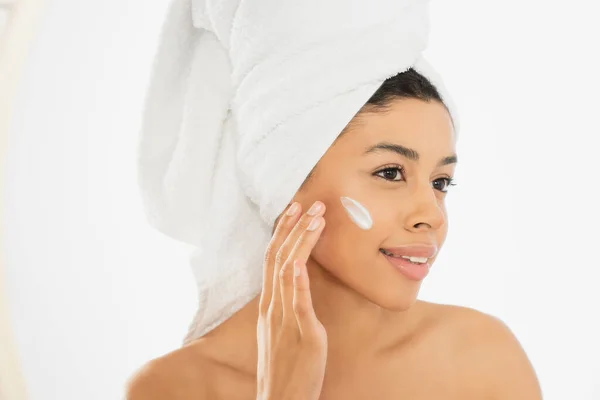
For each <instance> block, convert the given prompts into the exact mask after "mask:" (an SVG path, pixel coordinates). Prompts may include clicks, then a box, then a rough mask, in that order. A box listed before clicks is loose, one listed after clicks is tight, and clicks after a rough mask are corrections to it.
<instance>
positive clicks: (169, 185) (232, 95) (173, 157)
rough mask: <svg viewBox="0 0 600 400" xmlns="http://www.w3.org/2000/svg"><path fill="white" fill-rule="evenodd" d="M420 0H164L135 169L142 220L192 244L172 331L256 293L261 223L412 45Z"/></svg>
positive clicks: (424, 34)
mask: <svg viewBox="0 0 600 400" xmlns="http://www.w3.org/2000/svg"><path fill="white" fill-rule="evenodd" d="M428 7H429V4H428V1H427V0H302V1H298V0H245V1H241V0H191V1H190V0H173V1H172V3H171V5H170V7H169V14H168V16H167V19H166V21H165V23H164V26H163V30H162V32H161V36H160V44H159V48H158V51H157V54H156V59H155V64H154V66H153V73H152V77H151V82H150V86H149V90H148V94H147V98H146V107H145V111H144V115H143V125H142V132H141V140H140V147H139V159H138V162H139V164H138V167H139V181H140V187H141V193H142V197H143V202H144V207H145V210H146V213H147V216H148V219H149V221H150V223H151V224H152V226H154V227H155V228H156V229H158V230H160V231H161V232H163V233H165V234H167V235H169V236H171V237H173V238H175V239H177V240H180V241H183V242H186V243H189V244H192V245H194V246H197V250H196V251H195V252H194V253H193V254H192V257H191V264H192V268H193V271H194V274H195V277H196V280H197V284H198V291H199V306H198V311H197V314H196V316H195V318H194V320H193V322H192V323H191V325H190V329H189V332H188V334H187V336H186V338H185V341H184V343H186V342H189V341H191V340H193V339H195V338H198V337H200V336H202V335H204V334H205V333H207V332H208V331H210V330H211V329H213V328H214V327H216V326H217V325H218V324H220V323H221V322H223V321H224V320H226V319H227V318H229V317H230V316H231V315H232V314H234V313H235V312H236V311H238V310H239V309H240V308H242V307H243V306H244V305H246V304H247V303H248V302H249V301H250V300H251V299H252V298H254V297H255V296H257V295H258V294H259V293H260V290H261V284H262V259H263V255H264V251H265V249H266V247H267V244H268V242H269V240H270V237H271V231H272V227H273V223H274V221H275V219H276V218H277V216H278V215H279V214H280V213H281V212H282V211H283V210H284V209H285V207H286V206H287V205H288V203H289V202H290V200H291V199H292V198H293V196H294V194H295V193H296V191H297V190H298V189H299V187H300V185H301V184H302V182H303V181H304V179H305V178H306V176H307V175H308V173H309V172H310V171H311V169H312V168H313V167H314V166H315V164H316V163H317V162H318V161H319V159H320V158H321V157H322V156H323V154H325V152H326V151H327V149H328V147H329V146H330V145H331V144H332V143H333V141H334V140H335V138H336V137H337V136H338V134H339V133H340V132H341V131H342V130H343V128H344V127H345V126H346V124H347V123H348V122H349V121H350V120H351V119H352V117H353V116H354V115H355V114H356V113H357V112H358V111H359V109H360V108H361V107H362V106H363V105H364V104H365V103H366V101H367V100H368V99H369V98H370V97H371V95H372V94H373V93H374V92H375V91H376V90H377V89H378V88H379V86H380V85H381V84H382V83H383V82H384V81H385V79H386V78H388V77H391V76H393V75H395V74H397V73H399V72H403V71H406V70H407V69H409V68H410V67H413V68H414V69H416V70H417V71H418V72H419V73H421V74H422V75H424V76H425V77H427V78H428V79H429V80H430V81H431V82H432V83H433V84H434V85H435V86H436V88H437V89H438V92H439V93H440V95H441V96H442V99H443V100H444V102H445V104H446V106H447V107H448V108H449V110H450V114H451V115H452V117H453V119H454V124H455V129H456V130H457V131H458V117H457V114H456V110H455V107H454V105H453V103H452V100H451V98H450V97H449V96H448V94H447V93H446V89H445V87H444V85H443V83H442V81H441V79H440V78H439V76H438V74H437V73H436V72H435V71H434V70H433V68H432V67H431V66H430V65H429V64H428V63H427V62H426V60H425V59H424V58H423V57H422V51H423V50H424V49H425V48H426V45H427V41H428V35H429V15H428Z"/></svg>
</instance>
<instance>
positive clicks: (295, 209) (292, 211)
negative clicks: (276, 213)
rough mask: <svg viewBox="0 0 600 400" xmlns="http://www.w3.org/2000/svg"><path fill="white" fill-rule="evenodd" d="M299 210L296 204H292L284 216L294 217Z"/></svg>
mask: <svg viewBox="0 0 600 400" xmlns="http://www.w3.org/2000/svg"><path fill="white" fill-rule="evenodd" d="M299 208H300V206H299V205H298V203H297V202H294V204H292V206H291V207H290V208H288V210H287V213H286V214H287V215H288V216H290V217H291V216H293V215H296V213H297V212H298V210H299Z"/></svg>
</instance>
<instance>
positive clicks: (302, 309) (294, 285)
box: [257, 202, 327, 400]
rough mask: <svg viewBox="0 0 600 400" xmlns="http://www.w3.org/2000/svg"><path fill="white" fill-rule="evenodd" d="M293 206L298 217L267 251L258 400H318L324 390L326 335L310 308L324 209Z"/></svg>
mask: <svg viewBox="0 0 600 400" xmlns="http://www.w3.org/2000/svg"><path fill="white" fill-rule="evenodd" d="M295 205H296V207H294V205H292V206H291V207H290V208H289V209H288V212H289V211H290V210H292V211H293V210H294V209H296V212H295V214H293V215H291V216H290V215H288V213H287V212H286V213H285V214H284V215H283V216H282V217H281V220H280V221H279V223H278V224H277V228H276V230H275V232H274V234H273V237H272V238H271V242H270V243H269V246H268V247H267V250H266V252H265V259H264V275H263V290H262V293H261V296H260V309H259V317H258V325H257V339H258V368H257V384H258V387H257V399H258V400H280V399H285V400H295V399H298V400H317V399H318V398H319V396H320V394H321V387H322V385H323V377H324V374H325V363H326V361H327V334H326V332H325V328H324V327H323V325H322V324H321V323H320V322H319V320H318V319H317V316H316V315H315V310H314V309H313V306H312V300H311V296H310V289H309V282H308V274H307V273H306V261H307V260H308V257H309V255H310V253H311V251H312V249H313V247H314V245H315V244H316V243H317V240H318V239H319V236H320V235H321V232H322V231H323V228H324V226H325V220H324V219H323V217H322V215H323V213H324V212H325V205H324V204H323V203H322V202H315V204H314V205H313V207H314V206H315V205H316V206H320V209H317V210H316V211H315V212H314V213H312V212H311V210H309V213H307V214H304V215H302V216H300V215H301V214H300V211H301V207H300V204H299V203H295ZM299 216H300V217H299ZM311 223H312V225H311ZM298 261H299V262H298Z"/></svg>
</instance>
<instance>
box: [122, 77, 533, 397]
mask: <svg viewBox="0 0 600 400" xmlns="http://www.w3.org/2000/svg"><path fill="white" fill-rule="evenodd" d="M455 141H456V136H455V132H454V128H453V123H452V119H451V118H450V115H449V113H448V110H447V108H446V106H445V105H444V103H443V101H442V99H441V97H440V96H439V94H438V91H437V90H436V88H435V87H434V86H433V85H432V84H431V83H430V82H429V81H428V80H427V79H426V78H425V77H423V76H421V75H419V74H418V73H417V72H416V71H414V70H413V69H409V70H408V71H406V72H403V73H399V74H397V75H396V76H394V77H391V78H389V79H387V80H386V81H385V82H384V84H383V85H382V86H381V87H380V88H379V90H378V91H377V92H376V93H375V94H374V95H373V96H372V97H371V98H370V99H369V101H368V102H367V103H366V104H365V106H364V107H363V108H362V109H361V111H360V112H359V113H358V114H357V115H356V116H355V117H354V118H353V119H352V121H351V122H350V123H349V124H348V126H347V127H346V129H344V131H343V132H342V133H341V134H340V136H339V137H338V138H337V140H336V141H335V143H334V144H333V145H332V146H331V147H330V148H329V150H328V151H327V152H326V154H325V155H324V156H323V157H322V158H321V160H320V161H319V162H318V164H317V165H316V166H315V168H314V170H313V172H312V173H311V174H310V175H309V178H307V180H306V181H305V183H304V184H303V185H302V187H301V188H300V190H299V191H298V192H297V193H296V195H295V196H294V199H293V202H297V203H298V204H299V205H300V206H301V210H302V211H298V210H297V212H296V213H295V214H293V215H291V216H290V215H287V214H286V213H282V214H281V215H280V216H279V218H278V219H277V224H276V228H275V230H274V233H273V237H272V239H271V242H270V244H269V246H268V249H266V251H265V255H266V256H265V261H264V265H263V268H264V271H265V274H264V276H265V280H264V282H263V289H262V292H261V294H260V296H257V297H256V298H255V299H254V300H253V301H251V302H250V303H249V304H247V306H245V307H244V308H243V309H241V310H240V311H239V312H237V313H236V314H235V315H234V316H233V317H231V318H230V319H228V320H227V321H225V322H224V323H222V324H221V325H219V326H218V327H216V328H215V329H214V330H212V331H210V332H209V333H208V334H206V335H204V336H202V337H201V338H198V339H197V340H195V341H193V342H191V343H190V344H189V345H187V346H185V347H183V348H181V349H179V350H176V351H174V352H172V353H170V354H167V355H165V356H163V357H160V358H158V359H155V360H153V361H151V362H150V363H148V364H147V365H146V366H145V367H144V368H143V369H141V370H140V371H139V372H138V373H137V374H136V376H135V377H134V378H133V379H131V381H130V384H129V386H128V399H130V400H138V399H156V400H161V399H171V400H175V399H192V398H193V399H248V400H250V399H261V400H267V399H268V400H271V399H296V398H297V399H303V400H305V399H311V400H312V399H314V400H316V399H398V398H407V399H408V398H409V399H413V400H416V399H442V398H443V399H511V400H514V399H528V400H534V399H541V393H540V387H539V384H538V381H537V379H536V376H535V373H534V370H533V368H532V366H531V364H530V362H529V360H528V359H527V357H526V355H525V353H524V351H523V349H522V348H521V346H520V345H519V343H518V341H517V339H516V338H515V337H514V335H513V334H512V333H511V331H510V330H509V329H508V328H507V327H506V325H505V324H503V323H502V322H501V321H500V320H498V319H497V318H494V317H492V316H490V315H487V314H485V313H482V312H479V311H476V310H473V309H470V308H466V307H458V306H450V305H442V304H434V303H430V302H425V301H421V300H418V299H417V295H418V292H419V289H420V285H421V283H422V279H423V277H417V278H415V277H414V276H413V277H409V276H407V275H405V274H403V273H400V270H399V269H398V268H396V267H395V266H394V265H393V262H392V261H390V258H389V256H386V255H385V254H384V252H387V253H388V254H389V253H401V254H402V255H416V256H425V257H428V261H427V263H428V264H429V266H430V267H433V263H434V261H435V259H436V257H437V254H438V253H439V251H440V249H441V247H442V245H443V243H444V241H445V238H446V233H447V228H448V223H447V222H448V217H447V214H446V209H445V198H446V196H447V195H448V191H449V189H450V187H451V186H452V184H453V178H452V177H453V174H454V170H455V167H456V149H455ZM346 195H351V197H353V198H359V199H360V201H361V203H362V204H364V205H365V206H366V208H367V209H368V210H369V211H370V213H371V217H372V220H373V225H372V228H371V229H367V230H365V229H360V228H358V227H357V226H356V225H355V224H354V222H353V221H352V220H351V219H350V218H349V217H348V214H347V213H346V210H345V209H344V208H343V207H342V205H341V203H340V200H339V199H340V197H341V196H346ZM315 204H319V205H321V207H320V209H318V210H317V211H316V212H314V213H312V214H313V215H309V214H307V213H306V212H307V211H308V210H309V208H310V207H311V206H313V205H315ZM291 209H292V207H289V208H288V209H287V210H291ZM287 210H286V211H287ZM311 221H317V222H318V225H314V224H313V225H312V227H311V228H314V230H309V229H308V227H309V226H310V224H311ZM396 255H398V254H396ZM295 260H300V263H299V264H296V267H297V269H296V271H298V272H297V273H296V274H295V273H294V272H295V268H294V266H295V264H294V261H295ZM303 261H306V262H305V267H304V266H303V265H304V263H303ZM431 272H432V273H435V268H432V269H431ZM298 273H299V275H298V276H296V275H297V274H298ZM295 276H296V277H295ZM257 339H258V340H257Z"/></svg>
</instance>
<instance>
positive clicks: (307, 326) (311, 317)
mask: <svg viewBox="0 0 600 400" xmlns="http://www.w3.org/2000/svg"><path fill="white" fill-rule="evenodd" d="M292 309H293V311H294V316H295V320H296V323H297V324H298V328H299V329H300V335H301V336H302V337H304V338H305V339H309V340H310V339H316V340H315V343H319V339H320V337H319V336H318V335H319V333H320V331H319V326H320V325H321V324H320V322H319V320H318V319H317V316H316V314H315V309H314V308H313V304H312V297H311V295H310V283H309V279H308V274H307V272H306V264H305V263H303V262H301V261H295V263H294V296H293V300H292Z"/></svg>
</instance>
